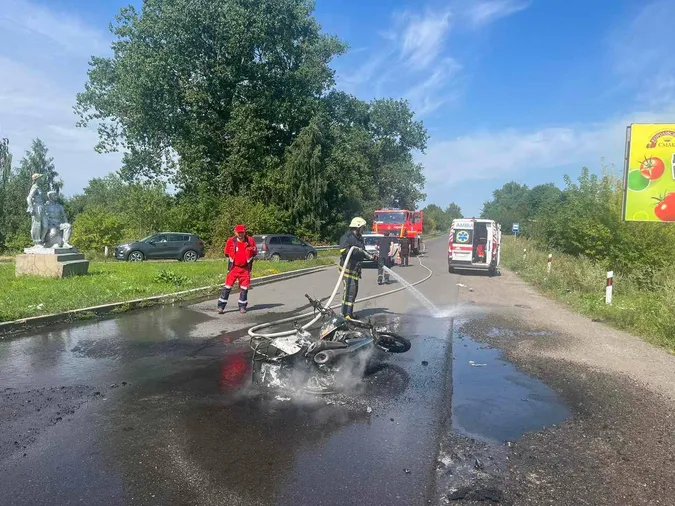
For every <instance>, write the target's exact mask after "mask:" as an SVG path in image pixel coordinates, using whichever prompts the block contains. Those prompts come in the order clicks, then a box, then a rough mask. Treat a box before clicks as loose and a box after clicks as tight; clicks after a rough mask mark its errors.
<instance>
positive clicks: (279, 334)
mask: <svg viewBox="0 0 675 506" xmlns="http://www.w3.org/2000/svg"><path fill="white" fill-rule="evenodd" d="M355 249H360V248H358V247H356V246H352V247H351V248H350V249H349V252H348V253H347V256H346V258H345V260H344V265H343V267H342V270H341V271H340V276H339V277H338V280H337V283H335V288H334V289H333V293H332V294H331V296H330V298H329V299H328V301H327V302H326V304H325V305H326V306H327V307H330V308H331V309H337V308H339V307H340V306H341V304H336V305H334V306H330V304H331V302H333V299H334V298H335V295H336V294H337V291H338V288H339V287H340V282H341V281H342V279H343V278H344V275H345V271H346V270H347V265H349V259H350V257H351V256H352V253H353V252H354V250H355ZM418 260H419V263H420V265H421V266H422V267H423V268H424V269H426V270H427V271H429V274H428V275H427V276H426V277H425V278H423V279H421V280H419V281H417V282H415V283H411V284H410V285H411V286H417V285H419V284H421V283H424V282H425V281H426V280H428V279H429V278H430V277H431V276H432V275H433V271H432V270H431V269H429V268H428V267H427V266H426V265H424V264H423V263H422V259H421V258H419V257H418ZM405 288H406V287H405V286H402V287H400V288H395V289H394V290H389V291H387V292H383V293H377V294H375V295H370V296H368V297H363V298H361V299H357V300H356V301H354V302H355V303H356V302H366V301H368V300H372V299H376V298H378V297H383V296H385V295H391V294H394V293H397V292H400V291H402V290H405ZM312 316H315V317H314V318H313V319H312V320H311V321H310V322H309V323H306V324H305V325H303V326H302V327H301V328H302V330H306V329H308V328H310V327H311V326H312V325H314V324H315V323H316V322H317V321H319V319H320V318H321V313H319V314H316V315H315V313H314V312H311V313H303V314H300V315H297V316H292V317H290V318H284V319H281V320H276V321H273V322H268V323H262V324H260V325H256V326H254V327H251V328H250V329H249V330H248V335H249V336H250V337H251V342H252V341H253V339H254V338H259V339H276V338H278V337H286V336H292V335H293V334H295V333H296V330H295V329H293V330H285V331H282V332H275V333H272V334H261V333H259V331H260V330H262V329H266V328H269V327H275V326H277V325H280V324H282V323H290V322H295V321H297V320H303V319H305V318H310V317H312Z"/></svg>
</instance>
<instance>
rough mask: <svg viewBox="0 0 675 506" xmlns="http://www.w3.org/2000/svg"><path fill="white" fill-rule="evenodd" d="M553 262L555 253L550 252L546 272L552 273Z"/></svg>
mask: <svg viewBox="0 0 675 506" xmlns="http://www.w3.org/2000/svg"><path fill="white" fill-rule="evenodd" d="M551 263H553V253H549V254H548V263H547V264H546V274H551Z"/></svg>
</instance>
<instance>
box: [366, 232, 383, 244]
mask: <svg viewBox="0 0 675 506" xmlns="http://www.w3.org/2000/svg"><path fill="white" fill-rule="evenodd" d="M363 239H364V241H363V242H364V243H365V245H366V246H376V245H377V244H378V243H379V242H380V239H381V237H378V236H376V235H371V236H368V237H364V238H363Z"/></svg>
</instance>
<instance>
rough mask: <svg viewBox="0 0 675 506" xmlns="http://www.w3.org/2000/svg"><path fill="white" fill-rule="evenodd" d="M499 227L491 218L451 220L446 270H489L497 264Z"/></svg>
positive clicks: (494, 268) (499, 242)
mask: <svg viewBox="0 0 675 506" xmlns="http://www.w3.org/2000/svg"><path fill="white" fill-rule="evenodd" d="M501 244H502V227H501V225H500V224H499V223H497V222H495V221H493V220H480V219H473V218H462V219H458V220H453V221H452V225H451V227H450V236H449V237H448V271H449V272H451V273H453V272H455V271H461V270H467V271H469V270H471V271H488V272H489V273H490V275H494V274H496V272H497V268H498V267H499V260H500V253H501Z"/></svg>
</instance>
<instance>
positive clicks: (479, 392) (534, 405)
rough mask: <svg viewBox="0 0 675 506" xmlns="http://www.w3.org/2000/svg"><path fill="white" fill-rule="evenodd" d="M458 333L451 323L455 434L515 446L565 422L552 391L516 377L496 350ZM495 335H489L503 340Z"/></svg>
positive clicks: (566, 414) (562, 408)
mask: <svg viewBox="0 0 675 506" xmlns="http://www.w3.org/2000/svg"><path fill="white" fill-rule="evenodd" d="M460 327H461V324H460V323H459V322H457V321H456V322H455V324H454V325H453V330H452V340H453V343H452V345H453V363H452V379H453V392H452V426H453V429H454V430H455V431H457V432H458V433H460V434H462V435H464V436H467V437H470V438H473V439H478V440H482V441H493V442H506V441H515V440H517V439H518V438H520V436H522V435H523V434H525V433H527V432H531V431H538V430H541V429H542V428H544V427H547V426H551V425H554V424H558V423H561V422H562V421H564V420H565V419H567V418H568V417H569V415H570V412H569V410H568V409H567V407H566V406H565V404H564V403H563V401H562V399H561V398H560V396H559V395H558V394H557V393H556V392H555V391H554V390H552V389H551V388H549V387H548V386H547V385H545V384H544V383H542V382H541V381H539V380H537V379H535V378H533V377H531V376H529V375H527V374H524V373H522V372H520V371H519V370H518V369H517V368H516V367H515V366H514V365H513V364H511V363H510V362H508V361H507V360H505V359H504V357H503V353H502V351H501V350H499V349H492V348H489V347H488V346H487V345H485V344H482V343H479V342H476V341H474V340H473V339H472V338H471V337H470V336H469V335H466V334H463V333H461V332H460V331H459V328H460ZM501 330H502V329H497V328H495V329H492V330H491V331H490V332H496V333H497V334H496V335H499V336H503V335H504V334H503V332H502V333H499V332H500V331H501ZM539 334H543V333H541V332H540V333H538V334H537V335H539ZM493 337H494V336H493Z"/></svg>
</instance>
